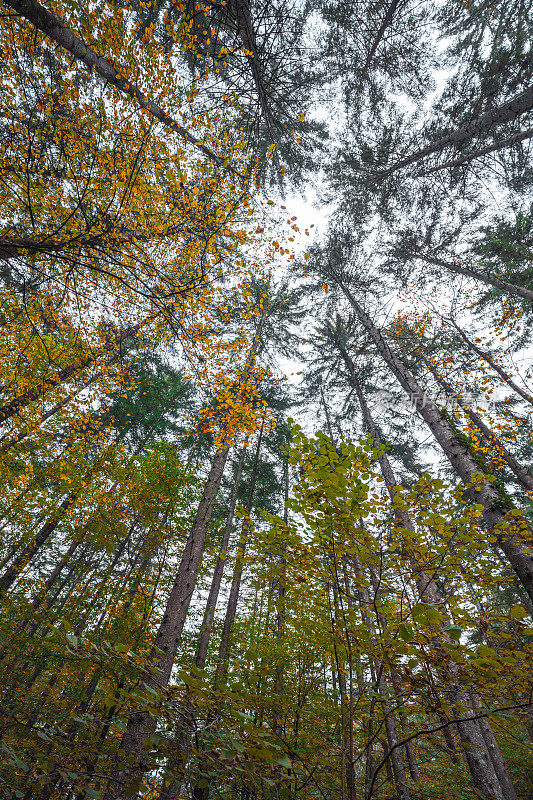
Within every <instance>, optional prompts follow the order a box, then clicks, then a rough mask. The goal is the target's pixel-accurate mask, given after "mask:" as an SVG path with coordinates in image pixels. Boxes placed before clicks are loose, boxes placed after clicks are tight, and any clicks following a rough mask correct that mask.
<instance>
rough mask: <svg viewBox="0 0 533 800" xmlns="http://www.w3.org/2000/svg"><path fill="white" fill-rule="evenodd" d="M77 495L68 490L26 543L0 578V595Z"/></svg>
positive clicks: (48, 534) (49, 534) (36, 550)
mask: <svg viewBox="0 0 533 800" xmlns="http://www.w3.org/2000/svg"><path fill="white" fill-rule="evenodd" d="M78 497H79V492H70V494H68V495H67V497H65V499H64V500H63V502H62V503H61V505H60V506H59V508H58V509H57V510H56V511H55V512H54V513H53V514H52V516H51V517H50V519H48V520H47V522H45V524H44V525H43V526H42V527H41V528H40V529H39V530H38V532H37V534H36V536H35V538H34V539H33V541H32V542H30V543H29V544H27V545H26V547H25V548H24V549H23V550H22V551H21V552H20V553H19V554H18V556H17V557H16V558H15V560H14V561H13V562H12V563H11V565H10V566H9V567H8V569H7V570H6V571H5V572H4V574H3V575H2V577H1V578H0V597H1V596H2V595H4V594H5V593H6V592H7V591H8V589H10V588H11V586H12V585H13V584H14V582H15V581H16V580H17V578H18V576H19V575H20V573H21V572H22V570H23V569H24V567H25V566H26V564H27V563H28V561H30V560H31V559H32V558H33V556H34V555H35V553H37V552H38V551H39V550H40V549H41V547H42V546H43V545H44V543H45V542H46V541H47V540H48V539H49V538H50V536H51V535H52V534H53V532H54V531H55V529H56V528H57V526H58V525H59V523H60V522H61V521H62V519H63V518H64V517H65V515H66V514H67V512H68V511H69V510H70V509H71V508H72V506H73V505H74V503H75V502H76V500H77V499H78Z"/></svg>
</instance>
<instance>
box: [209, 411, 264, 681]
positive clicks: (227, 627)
mask: <svg viewBox="0 0 533 800" xmlns="http://www.w3.org/2000/svg"><path fill="white" fill-rule="evenodd" d="M263 427H264V422H263V425H262V426H261V430H260V432H259V437H258V439H257V447H256V450H255V458H254V466H253V469H252V475H251V478H250V489H249V492H248V498H247V503H246V514H245V517H244V520H243V524H242V529H241V537H240V539H239V544H238V546H237V555H236V559H235V566H234V568H233V577H232V580H231V588H230V593H229V598H228V604H227V607H226V616H225V618H224V626H223V628H222V636H221V639H220V646H219V650H218V662H217V668H216V672H215V680H214V686H213V688H214V689H215V691H217V689H218V688H220V686H222V684H223V683H224V682H225V680H226V673H227V669H228V657H229V642H230V636H231V629H232V627H233V622H234V620H235V615H236V613H237V603H238V602H239V594H240V589H241V577H242V570H243V567H244V554H245V550H246V545H247V542H248V536H249V534H250V530H251V522H250V513H251V510H252V505H253V497H254V491H255V484H256V481H257V468H258V465H259V453H260V451H261V443H262V440H263Z"/></svg>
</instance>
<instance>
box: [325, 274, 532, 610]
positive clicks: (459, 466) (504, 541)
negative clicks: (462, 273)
mask: <svg viewBox="0 0 533 800" xmlns="http://www.w3.org/2000/svg"><path fill="white" fill-rule="evenodd" d="M333 277H334V279H335V280H336V282H337V283H338V285H339V286H340V288H341V289H342V291H343V292H344V294H345V295H346V297H347V299H348V300H349V302H350V304H351V306H352V307H353V309H354V311H355V312H356V314H357V317H358V318H359V321H360V323H361V324H362V326H363V327H364V329H365V330H366V331H367V332H368V334H369V336H370V338H371V339H372V341H373V342H374V344H375V346H376V349H377V351H378V353H379V354H380V356H381V357H382V358H383V360H384V361H385V363H386V364H387V366H388V367H389V369H390V370H391V372H392V373H393V375H395V377H396V378H397V380H398V381H399V383H400V385H401V386H402V388H403V389H404V390H405V391H406V393H407V394H408V395H410V397H411V399H412V401H413V402H414V403H415V405H416V408H417V410H418V412H419V413H420V415H421V416H422V418H423V419H424V421H425V422H426V424H427V426H428V427H429V428H430V430H431V431H432V433H433V435H434V437H435V439H436V440H437V442H438V444H439V445H440V447H441V448H442V451H443V452H444V454H445V455H446V457H447V458H448V460H449V461H450V463H451V465H452V467H453V469H454V470H455V472H456V473H457V475H458V476H459V477H460V478H461V480H462V481H463V482H464V483H465V484H466V485H467V486H468V487H469V488H468V492H469V495H470V496H471V497H472V499H473V500H474V501H475V502H477V503H480V504H481V505H482V506H483V520H484V522H485V524H486V526H487V528H488V529H489V530H494V533H495V535H496V536H497V538H498V545H499V547H500V548H501V550H502V551H503V553H504V554H505V556H506V557H507V559H508V561H509V563H510V565H511V566H512V568H513V570H514V571H515V572H516V574H517V576H518V578H519V579H520V582H521V583H522V585H523V587H524V589H525V590H526V592H527V593H528V595H529V597H530V598H531V599H532V600H533V557H532V556H530V555H529V554H528V553H526V552H525V551H524V550H523V549H522V547H521V545H520V543H519V542H517V535H516V534H515V533H513V531H512V530H511V531H510V530H509V528H510V522H509V521H508V520H507V519H506V516H505V514H506V511H508V510H511V509H512V507H513V506H512V503H511V501H510V499H509V498H508V497H506V496H504V495H502V494H501V493H500V492H499V491H498V490H497V489H496V488H495V487H494V486H493V484H492V483H491V482H490V481H489V480H488V479H487V478H488V476H486V477H485V479H484V480H483V482H482V483H481V485H477V484H476V488H471V483H472V480H473V476H475V475H479V474H480V473H481V469H480V466H479V464H478V463H477V462H476V461H475V460H474V458H473V456H472V454H471V452H470V450H469V449H468V446H467V445H466V444H465V443H464V441H462V439H461V438H460V437H459V435H458V432H457V431H456V430H455V429H454V427H453V425H452V424H451V423H450V421H449V420H448V418H447V417H446V415H445V414H444V412H442V411H441V410H440V409H439V408H438V407H437V406H436V405H435V403H434V402H433V401H432V400H431V399H430V398H428V397H427V395H426V393H425V392H424V391H423V389H422V388H421V387H420V386H419V384H418V382H417V381H416V379H415V378H414V376H413V375H412V374H411V372H410V371H409V370H408V369H407V367H405V365H404V364H403V363H402V361H401V360H400V359H399V358H398V356H397V355H395V354H394V353H393V352H392V350H391V349H390V347H389V345H388V344H387V342H386V341H385V339H384V337H383V335H382V333H381V331H380V330H379V329H378V328H376V326H375V325H374V323H373V322H372V320H371V319H370V317H369V316H368V314H367V313H366V312H365V311H364V310H363V308H362V306H361V305H360V304H359V303H358V302H357V300H356V299H355V297H354V296H353V294H352V292H351V291H350V290H349V289H348V287H347V286H346V285H345V284H344V283H343V282H342V281H341V280H340V279H339V278H338V276H337V275H336V274H335V275H334V276H333ZM474 482H475V481H474Z"/></svg>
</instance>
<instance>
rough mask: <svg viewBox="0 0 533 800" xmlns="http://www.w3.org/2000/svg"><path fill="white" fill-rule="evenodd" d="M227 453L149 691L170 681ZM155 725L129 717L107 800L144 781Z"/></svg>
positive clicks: (212, 482) (183, 569)
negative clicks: (147, 744)
mask: <svg viewBox="0 0 533 800" xmlns="http://www.w3.org/2000/svg"><path fill="white" fill-rule="evenodd" d="M228 452H229V448H228V447H225V446H222V447H220V448H219V449H218V450H217V452H216V454H215V456H214V458H213V462H212V464H211V470H210V472H209V476H208V478H207V481H206V484H205V487H204V491H203V494H202V498H201V500H200V503H199V506H198V510H197V512H196V516H195V519H194V522H193V524H192V528H191V532H190V534H189V537H188V539H187V543H186V544H185V549H184V552H183V555H182V558H181V562H180V565H179V567H178V572H177V575H176V579H175V581H174V584H173V586H172V589H171V592H170V595H169V598H168V601H167V605H166V608H165V612H164V614H163V619H162V620H161V624H160V626H159V630H158V632H157V635H156V637H155V642H154V648H153V652H152V668H151V674H150V676H149V677H148V678H147V679H146V681H145V684H146V687H147V688H149V689H152V690H156V691H157V690H159V689H161V688H162V689H164V688H165V687H166V686H167V684H168V681H169V679H170V675H171V672H172V667H173V664H174V659H175V657H176V651H177V648H178V644H179V640H180V637H181V633H182V630H183V626H184V624H185V619H186V617H187V612H188V610H189V605H190V602H191V597H192V593H193V591H194V587H195V584H196V578H197V575H198V570H199V568H200V564H201V560H202V555H203V551H204V546H205V537H206V534H207V529H208V526H209V522H210V519H211V514H212V512H213V506H214V504H215V501H216V497H217V494H218V490H219V487H220V482H221V480H222V474H223V472H224V466H225V464H226V460H227V457H228ZM156 724H157V720H156V719H155V718H154V717H153V716H152V715H151V714H149V713H148V712H147V711H143V710H140V711H137V712H132V713H131V714H130V717H129V720H128V725H127V727H126V730H125V732H124V735H123V737H122V742H121V744H120V750H119V755H118V756H117V767H118V768H117V770H116V772H115V773H114V774H113V775H112V777H111V778H110V780H109V783H108V786H107V790H106V792H105V795H104V800H116V798H119V797H121V796H123V794H124V792H125V791H126V789H127V787H128V786H131V785H132V784H135V783H136V782H137V781H140V780H141V779H142V775H143V773H144V772H145V770H146V755H147V754H146V752H143V745H144V742H145V739H146V737H147V736H148V735H149V734H150V733H152V732H153V731H154V730H155V727H156Z"/></svg>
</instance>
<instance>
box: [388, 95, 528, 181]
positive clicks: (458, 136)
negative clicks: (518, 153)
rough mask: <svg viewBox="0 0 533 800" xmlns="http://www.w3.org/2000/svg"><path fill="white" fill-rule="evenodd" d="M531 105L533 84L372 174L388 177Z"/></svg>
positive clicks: (512, 117)
mask: <svg viewBox="0 0 533 800" xmlns="http://www.w3.org/2000/svg"><path fill="white" fill-rule="evenodd" d="M532 108H533V86H528V87H527V89H525V90H524V91H523V92H520V94H518V95H516V96H515V97H513V98H511V100H507V101H506V102H505V103H502V104H501V105H499V106H496V108H491V109H489V111H485V113H484V114H481V115H480V116H479V117H477V118H476V119H473V120H472V121H471V122H468V123H467V124H466V125H461V126H460V127H459V128H456V129H455V130H454V131H450V132H449V133H447V134H445V135H444V136H441V137H440V138H439V139H436V140H435V141H433V142H431V143H430V144H427V145H426V146H425V147H423V148H421V149H420V150H418V151H417V152H416V153H412V154H411V155H409V156H406V157H405V158H402V159H400V160H399V161H397V162H396V163H395V164H393V165H392V166H391V167H388V168H387V169H384V170H381V171H380V172H377V173H375V175H374V176H373V177H374V180H383V178H388V177H389V175H392V174H393V173H395V172H397V171H398V170H400V169H402V168H403V167H407V166H409V164H414V163H415V162H417V161H420V160H421V159H422V158H426V157H427V156H430V155H433V154H434V153H440V152H442V151H443V150H445V149H446V148H447V147H455V148H459V147H461V146H462V145H463V144H465V142H468V141H469V140H470V139H472V138H473V137H474V136H482V135H484V134H486V133H488V131H489V130H490V129H491V128H492V127H493V126H494V125H503V124H504V123H506V122H511V121H512V120H514V119H517V117H520V116H521V115H522V114H526V113H527V112H528V111H530V110H531V109H532ZM502 146H505V140H504V141H503V143H502Z"/></svg>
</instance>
